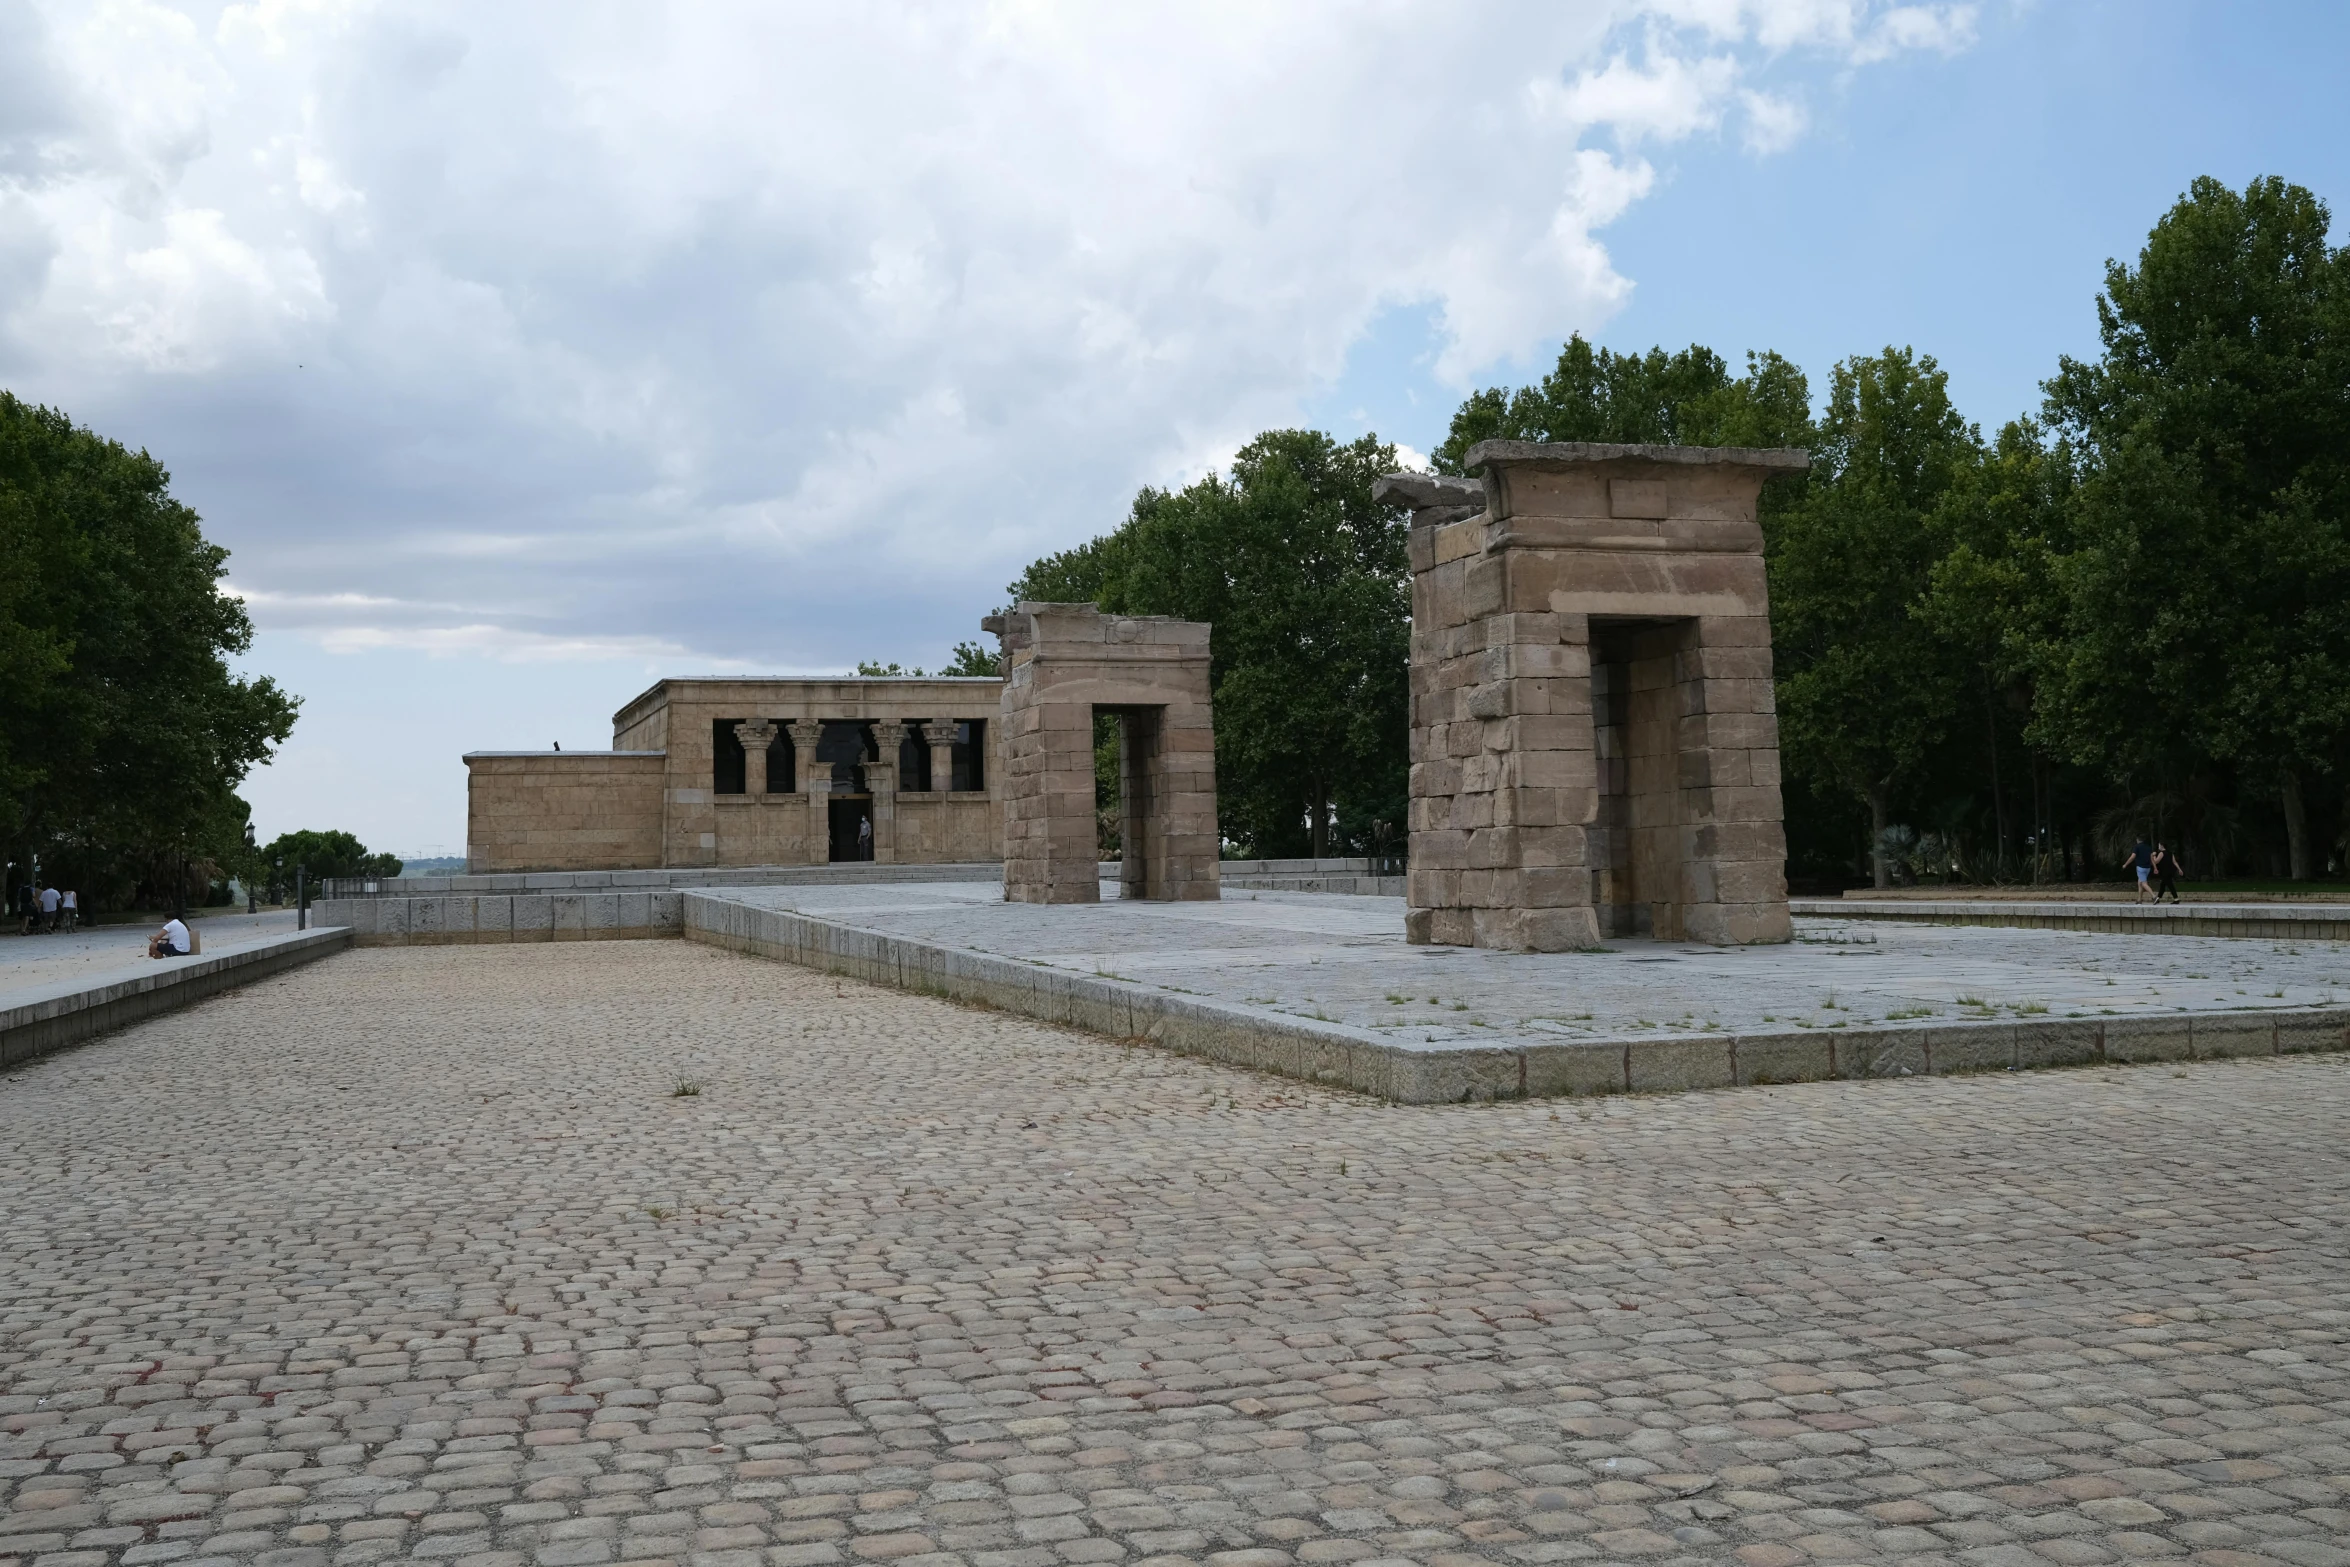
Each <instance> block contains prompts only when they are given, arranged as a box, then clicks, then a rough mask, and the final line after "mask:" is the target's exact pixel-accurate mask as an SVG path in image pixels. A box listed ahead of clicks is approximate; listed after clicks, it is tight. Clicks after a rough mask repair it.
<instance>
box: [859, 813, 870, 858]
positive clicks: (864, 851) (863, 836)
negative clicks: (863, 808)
mask: <svg viewBox="0 0 2350 1567" xmlns="http://www.w3.org/2000/svg"><path fill="white" fill-rule="evenodd" d="M857 858H858V859H860V860H870V859H871V858H873V818H872V817H870V816H859V817H858V818H857Z"/></svg>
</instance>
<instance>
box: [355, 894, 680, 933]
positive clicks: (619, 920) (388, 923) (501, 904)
mask: <svg viewBox="0 0 2350 1567" xmlns="http://www.w3.org/2000/svg"><path fill="white" fill-rule="evenodd" d="M680 896H681V894H679V893H678V892H676V891H674V890H664V889H660V888H654V889H648V890H645V891H641V892H637V891H626V892H621V891H615V892H523V893H447V894H442V895H440V896H436V897H414V898H400V897H383V896H377V897H372V898H367V897H360V898H326V899H321V900H320V901H319V902H317V903H314V904H312V905H311V906H310V909H311V914H312V916H313V917H314V918H316V919H319V920H322V921H325V922H327V923H330V924H334V925H342V926H346V927H348V928H349V930H350V933H351V939H352V941H353V942H355V943H357V944H358V945H359V946H362V947H452V946H490V945H496V944H503V943H507V942H516V941H641V940H645V939H647V938H651V937H661V936H675V935H676V934H678V908H677V900H678V898H679V897H680Z"/></svg>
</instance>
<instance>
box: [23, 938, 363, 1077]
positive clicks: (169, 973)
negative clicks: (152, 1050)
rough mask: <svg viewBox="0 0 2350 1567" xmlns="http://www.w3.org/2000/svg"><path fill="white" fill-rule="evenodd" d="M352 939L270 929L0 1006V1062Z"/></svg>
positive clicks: (44, 1050)
mask: <svg viewBox="0 0 2350 1567" xmlns="http://www.w3.org/2000/svg"><path fill="white" fill-rule="evenodd" d="M350 944H351V933H350V932H349V931H348V930H342V929H318V930H306V931H298V932H296V933H294V934H293V935H290V936H272V937H270V938H268V939H267V940H264V941H260V942H256V943H254V944H253V945H251V946H247V947H239V948H238V949H236V950H235V951H234V952H222V953H218V954H215V955H213V956H211V957H194V958H173V959H168V960H165V961H162V962H158V963H156V964H155V966H154V968H153V970H152V971H151V972H148V973H143V974H137V975H133V976H131V977H129V978H126V979H117V980H113V981H111V982H108V983H103V984H97V985H89V986H85V987H83V988H81V989H73V988H70V987H59V988H58V989H57V990H56V991H55V992H54V993H52V994H48V995H42V996H39V997H37V998H36V999H34V1000H30V1001H23V1002H19V1003H17V1004H16V1005H14V1006H11V1007H7V1008H0V1066H14V1065H16V1064H17V1063H18V1062H19V1061H29V1060H31V1059H32V1058H33V1057H35V1056H40V1055H47V1054H48V1053H49V1052H50V1051H52V1050H62V1049H64V1048H65V1047H66V1046H67V1045H73V1044H79V1043H80V1042H81V1041H83V1040H85V1039H91V1038H95V1037H96V1036H97V1035H100V1034H106V1033H111V1032H113V1031H114V1030H115V1029H118V1028H124V1027H127V1026H129V1025H130V1024H132V1023H136V1022H139V1021H140V1020H141V1019H143V1018H150V1017H153V1016H155V1015H156V1014H157V1013H159V1012H169V1011H171V1010H172V1009H173V1008H175V1007H184V1006H186V1005H187V1004H188V1003H190V1002H191V1001H201V1000H203V999H204V998H205V997H206V996H213V995H218V994H219V993H220V992H221V991H224V990H232V989H234V988H235V987H237V986H239V985H243V984H248V983H250V982H251V981H253V980H256V979H265V978H267V977H268V976H269V975H272V974H276V973H281V972H283V971H284V970H286V969H290V968H293V967H296V966H297V965H299V964H303V963H312V962H315V961H317V960H318V959H320V958H323V957H325V956H327V955H328V954H329V953H334V952H340V951H342V950H343V949H344V948H345V947H347V946H349V945H350Z"/></svg>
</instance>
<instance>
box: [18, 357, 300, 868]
mask: <svg viewBox="0 0 2350 1567" xmlns="http://www.w3.org/2000/svg"><path fill="white" fill-rule="evenodd" d="M227 558H228V552H227V551H226V550H223V549H221V548H220V547H219V546H217V545H215V544H212V543H210V542H209V541H207V540H206V539H205V537H204V535H203V532H202V530H201V528H200V526H199V519H198V518H197V516H196V514H195V513H194V512H193V511H191V510H189V509H188V508H187V507H186V506H183V505H181V504H180V503H179V502H178V501H176V500H174V499H173V498H172V496H171V493H170V475H169V474H168V473H167V472H165V470H164V468H163V465H162V464H161V463H158V462H157V461H156V460H155V459H154V458H152V457H150V456H148V455H147V454H146V453H144V452H131V451H127V450H125V449H124V448H123V447H122V446H121V445H119V444H118V443H116V442H113V441H108V440H105V439H103V438H101V437H99V436H97V435H95V434H93V433H92V432H90V431H88V430H86V429H82V428H79V427H77V426H76V425H74V423H73V422H72V421H71V420H70V419H68V418H67V417H66V416H65V415H64V414H62V413H58V412H56V411H54V410H52V409H47V408H40V407H35V406H33V405H30V404H27V403H24V402H22V401H20V400H18V399H17V398H15V397H13V396H11V395H9V394H8V393H6V392H0V826H4V827H5V830H6V831H7V833H8V841H9V842H10V843H11V844H20V843H21V844H24V845H26V846H27V847H28V848H31V849H33V850H35V851H36V852H42V853H45V854H47V855H49V856H50V857H52V858H55V857H57V856H59V855H63V856H65V857H66V858H68V859H70V860H73V861H76V862H78V865H77V870H78V872H79V879H81V880H83V881H84V882H85V883H86V884H87V888H88V890H90V891H92V892H93V893H97V892H100V891H102V890H108V889H111V891H112V895H113V896H115V897H122V896H128V895H130V894H131V892H132V891H133V890H134V889H135V888H136V887H137V886H138V885H139V884H141V883H145V884H146V885H148V886H150V887H153V886H154V885H156V878H157V876H159V875H161V874H163V868H166V867H174V866H177V865H179V864H181V863H184V862H186V861H189V860H191V859H197V860H212V861H221V860H225V859H226V858H227V857H228V856H230V855H232V854H233V853H234V852H235V850H236V849H237V848H238V847H239V846H240V845H241V837H240V835H241V832H242V828H243V822H244V819H245V816H244V810H243V806H242V802H240V801H238V800H237V799H236V797H235V790H236V786H237V785H238V783H239V782H240V781H241V780H242V779H243V778H244V776H245V774H246V773H247V771H249V770H250V769H251V768H252V767H253V766H254V765H255V764H257V763H259V762H261V761H264V760H266V759H267V758H268V757H269V755H270V754H271V753H272V751H273V750H274V749H275V748H276V746H277V745H279V744H280V743H282V742H283V741H284V739H285V737H286V736H287V734H288V733H289V732H291V730H292V728H293V724H294V715H295V711H296V708H297V706H298V703H297V702H296V700H295V699H294V698H292V697H290V696H288V695H287V694H286V693H285V692H283V691H281V690H280V689H278V687H277V685H276V684H275V683H274V682H272V681H270V680H268V679H266V678H262V679H252V680H247V679H240V678H238V677H236V676H235V675H233V674H232V673H231V672H230V670H229V667H228V662H227V656H228V655H230V654H234V653H241V652H243V651H244V650H245V649H246V648H247V647H249V646H250V645H251V642H252V636H253V630H252V625H251V623H250V621H248V620H247V618H246V616H245V610H244V605H243V604H242V603H241V602H240V601H239V600H237V599H234V598H230V597H227V596H225V595H223V594H222V593H221V592H220V590H219V581H220V578H221V577H222V575H223V574H224V569H225V562H226V560H227ZM170 875H171V876H173V877H176V875H177V872H176V870H174V871H171V872H170Z"/></svg>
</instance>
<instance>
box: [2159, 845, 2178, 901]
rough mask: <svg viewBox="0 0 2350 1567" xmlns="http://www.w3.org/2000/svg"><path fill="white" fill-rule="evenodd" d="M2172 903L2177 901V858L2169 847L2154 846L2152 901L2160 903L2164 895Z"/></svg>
mask: <svg viewBox="0 0 2350 1567" xmlns="http://www.w3.org/2000/svg"><path fill="white" fill-rule="evenodd" d="M2166 892H2167V893H2169V894H2170V900H2171V902H2173V903H2176V902H2178V901H2179V857H2178V855H2177V854H2176V853H2174V852H2173V851H2172V850H2171V848H2170V847H2169V845H2167V844H2161V843H2157V844H2156V845H2155V846H2154V901H2155V902H2157V903H2160V902H2161V901H2162V896H2163V894H2164V893H2166Z"/></svg>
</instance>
